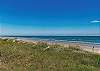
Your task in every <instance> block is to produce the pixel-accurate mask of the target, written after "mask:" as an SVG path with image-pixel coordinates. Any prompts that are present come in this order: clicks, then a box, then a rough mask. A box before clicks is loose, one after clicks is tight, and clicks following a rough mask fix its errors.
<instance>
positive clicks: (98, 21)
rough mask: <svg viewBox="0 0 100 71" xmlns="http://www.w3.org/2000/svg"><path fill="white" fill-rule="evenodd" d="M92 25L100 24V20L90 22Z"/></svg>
mask: <svg viewBox="0 0 100 71" xmlns="http://www.w3.org/2000/svg"><path fill="white" fill-rule="evenodd" d="M90 22H91V23H100V20H93V21H90Z"/></svg>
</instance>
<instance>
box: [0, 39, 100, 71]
mask: <svg viewBox="0 0 100 71" xmlns="http://www.w3.org/2000/svg"><path fill="white" fill-rule="evenodd" d="M47 46H48V45H47V44H46V43H40V42H39V43H38V44H37V45H36V44H30V43H22V42H20V43H18V42H13V40H8V39H6V40H2V39H0V71H100V55H97V54H92V53H89V52H86V51H82V50H80V49H77V48H73V47H72V48H71V47H69V48H63V47H62V48H61V47H60V46H59V45H53V46H50V48H49V49H47V50H45V51H44V49H45V48H46V47H47Z"/></svg>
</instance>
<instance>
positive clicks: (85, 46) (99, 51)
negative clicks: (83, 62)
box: [0, 37, 100, 54]
mask: <svg viewBox="0 0 100 71" xmlns="http://www.w3.org/2000/svg"><path fill="white" fill-rule="evenodd" d="M0 38H1V39H13V40H15V41H19V42H22V43H26V42H28V43H33V44H37V43H38V42H45V43H47V44H48V45H55V44H57V45H61V46H63V47H64V48H67V47H69V46H72V47H74V46H75V47H78V48H80V49H82V50H84V51H88V52H92V53H96V54H100V45H94V44H84V43H78V42H75V43H72V42H67V43H66V42H55V41H45V40H30V39H26V38H15V37H0ZM93 46H94V48H93Z"/></svg>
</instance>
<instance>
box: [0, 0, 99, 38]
mask: <svg viewBox="0 0 100 71" xmlns="http://www.w3.org/2000/svg"><path fill="white" fill-rule="evenodd" d="M0 35H53V36H55V35H57V36H59V35H61V36H63V35H64V36H69V35H71V36H79V35H82V36H88V35H91V36H92V35H93V36H95V35H100V0H0Z"/></svg>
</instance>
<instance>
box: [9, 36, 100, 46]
mask: <svg viewBox="0 0 100 71" xmlns="http://www.w3.org/2000/svg"><path fill="white" fill-rule="evenodd" d="M8 37H15V38H24V39H30V40H45V41H59V42H82V43H93V44H97V45H100V36H8Z"/></svg>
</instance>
